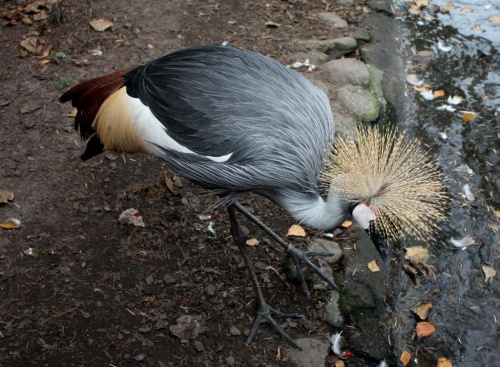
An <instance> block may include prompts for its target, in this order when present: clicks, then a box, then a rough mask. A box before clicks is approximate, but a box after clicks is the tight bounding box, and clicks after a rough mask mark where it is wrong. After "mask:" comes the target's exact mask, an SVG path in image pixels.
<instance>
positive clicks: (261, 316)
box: [245, 301, 305, 350]
mask: <svg viewBox="0 0 500 367" xmlns="http://www.w3.org/2000/svg"><path fill="white" fill-rule="evenodd" d="M273 315H276V316H279V317H289V318H293V319H305V316H304V315H301V314H298V313H293V312H292V313H285V312H281V311H278V310H275V309H274V308H272V307H271V306H269V305H268V304H267V303H266V302H265V301H260V307H259V311H257V316H256V317H255V320H254V322H253V325H252V328H251V329H250V334H249V335H248V338H247V341H246V342H245V345H246V346H248V345H249V344H250V343H251V342H252V339H253V337H254V336H255V333H256V332H257V329H258V328H259V326H260V324H261V323H263V322H268V323H269V324H270V325H271V326H272V328H273V329H274V331H276V332H277V333H278V334H279V335H281V336H282V337H283V339H285V340H286V341H287V342H288V343H290V345H292V346H293V347H295V348H298V349H300V350H302V348H301V347H299V345H298V344H297V343H296V342H295V340H293V339H292V338H291V337H290V335H288V334H287V333H286V332H285V331H284V330H283V329H282V328H281V326H279V325H278V323H277V322H276V320H274V318H273Z"/></svg>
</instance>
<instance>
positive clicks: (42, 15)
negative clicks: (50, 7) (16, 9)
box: [33, 10, 49, 22]
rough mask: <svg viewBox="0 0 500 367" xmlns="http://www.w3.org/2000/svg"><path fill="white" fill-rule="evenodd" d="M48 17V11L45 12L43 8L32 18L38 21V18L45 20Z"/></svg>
mask: <svg viewBox="0 0 500 367" xmlns="http://www.w3.org/2000/svg"><path fill="white" fill-rule="evenodd" d="M48 17H49V13H47V12H46V11H45V10H42V11H41V12H40V13H38V14H35V15H33V20H35V21H37V22H38V21H39V20H45V19H47V18H48Z"/></svg>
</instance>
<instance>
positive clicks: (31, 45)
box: [20, 36, 38, 53]
mask: <svg viewBox="0 0 500 367" xmlns="http://www.w3.org/2000/svg"><path fill="white" fill-rule="evenodd" d="M20 45H21V47H24V48H25V49H26V50H28V51H29V52H31V53H36V47H37V45H38V40H37V38H36V37H35V36H31V37H28V38H26V39H25V40H22V41H21V43H20Z"/></svg>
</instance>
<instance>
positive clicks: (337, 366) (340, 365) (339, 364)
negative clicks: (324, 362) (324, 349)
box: [335, 360, 345, 367]
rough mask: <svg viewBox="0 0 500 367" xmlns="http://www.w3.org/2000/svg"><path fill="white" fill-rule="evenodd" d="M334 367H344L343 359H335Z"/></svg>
mask: <svg viewBox="0 0 500 367" xmlns="http://www.w3.org/2000/svg"><path fill="white" fill-rule="evenodd" d="M335 367H345V363H344V361H341V360H338V361H335Z"/></svg>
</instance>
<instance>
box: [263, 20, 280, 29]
mask: <svg viewBox="0 0 500 367" xmlns="http://www.w3.org/2000/svg"><path fill="white" fill-rule="evenodd" d="M265 25H266V27H270V28H278V27H279V26H281V24H279V23H275V22H272V21H270V20H268V21H267V22H266V23H265Z"/></svg>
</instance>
